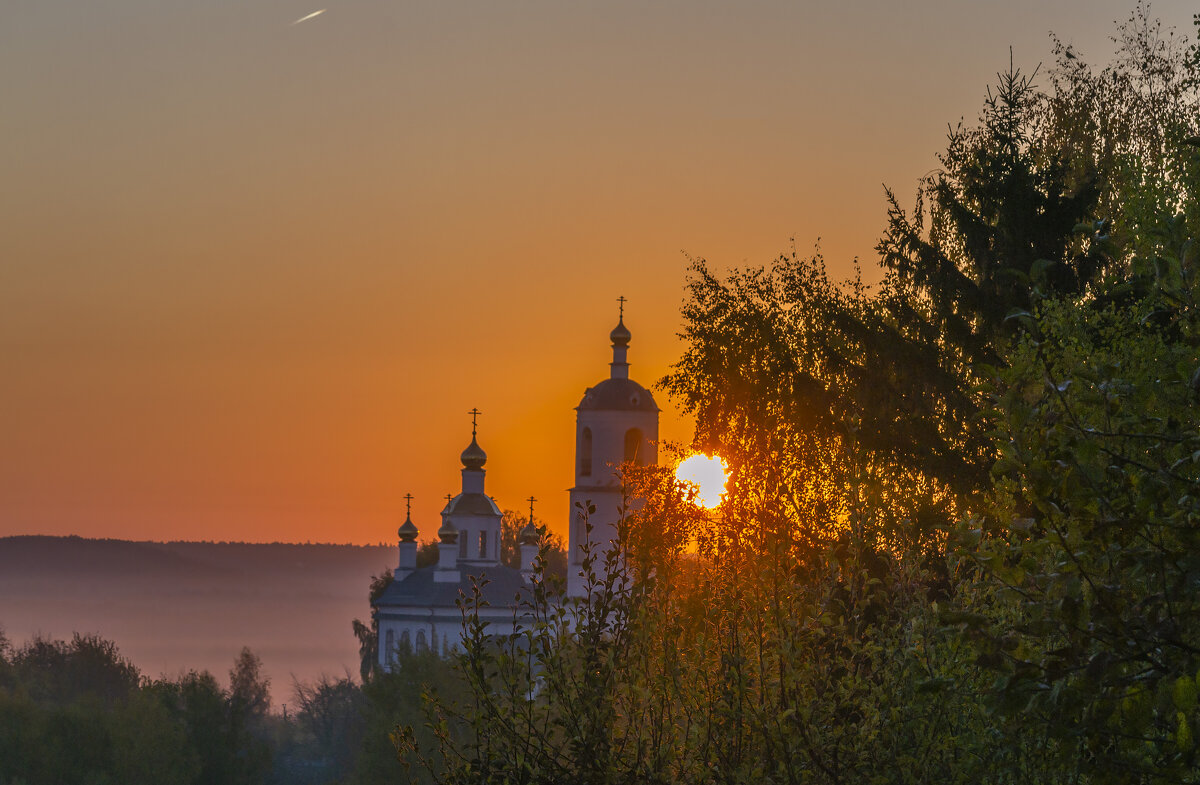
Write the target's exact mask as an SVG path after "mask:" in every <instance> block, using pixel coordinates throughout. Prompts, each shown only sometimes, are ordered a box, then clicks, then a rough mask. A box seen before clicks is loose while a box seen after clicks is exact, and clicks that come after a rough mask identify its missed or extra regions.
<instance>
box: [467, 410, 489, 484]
mask: <svg viewBox="0 0 1200 785" xmlns="http://www.w3.org/2000/svg"><path fill="white" fill-rule="evenodd" d="M467 414H469V415H471V443H470V444H468V445H467V449H465V450H463V453H462V465H463V468H464V469H469V470H471V471H479V470H481V469H483V465H484V464H485V463H487V453H486V452H484V451H483V448H482V447H480V446H479V442H478V441H476V440H475V437H476V435H477V434H478V432H479V422H478V417H479V415H481V414H483V412H481V411H479V409H478V408H475V409H472V410H471V411H469V412H467Z"/></svg>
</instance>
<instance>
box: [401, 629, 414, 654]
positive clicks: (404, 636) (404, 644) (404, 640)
mask: <svg viewBox="0 0 1200 785" xmlns="http://www.w3.org/2000/svg"><path fill="white" fill-rule="evenodd" d="M400 648H401V649H404V651H406V652H407V651H412V641H411V640H410V639H409V637H408V630H404V631H403V632H401V633H400Z"/></svg>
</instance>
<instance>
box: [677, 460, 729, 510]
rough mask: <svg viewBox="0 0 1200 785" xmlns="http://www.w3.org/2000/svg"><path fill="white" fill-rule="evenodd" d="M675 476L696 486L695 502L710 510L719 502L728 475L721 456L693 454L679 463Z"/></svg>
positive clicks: (723, 492)
mask: <svg viewBox="0 0 1200 785" xmlns="http://www.w3.org/2000/svg"><path fill="white" fill-rule="evenodd" d="M675 478H676V479H678V480H679V481H680V482H686V483H690V484H691V485H694V486H696V503H697V504H699V505H700V506H701V507H705V508H707V509H710V510H711V509H712V508H713V507H716V506H717V505H718V504H720V503H721V498H722V497H723V496H724V495H725V483H726V482H727V481H728V480H729V475H727V474H726V473H725V461H724V460H723V459H722V458H721V456H719V455H714V456H713V457H711V458H709V457H708V456H707V455H693V456H691V457H690V458H688V459H687V460H685V461H683V462H682V463H680V464H679V468H677V469H676V470H675Z"/></svg>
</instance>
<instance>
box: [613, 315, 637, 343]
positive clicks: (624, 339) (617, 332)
mask: <svg viewBox="0 0 1200 785" xmlns="http://www.w3.org/2000/svg"><path fill="white" fill-rule="evenodd" d="M608 337H609V338H610V339H611V340H612V342H613V346H628V345H629V339H630V338H632V337H633V336H632V335H630V333H629V328H628V327H626V326H625V319H623V318H622V319H619V320H617V326H616V327H614V328H613V331H612V332H611V333H609V334H608Z"/></svg>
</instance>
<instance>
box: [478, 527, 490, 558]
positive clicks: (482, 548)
mask: <svg viewBox="0 0 1200 785" xmlns="http://www.w3.org/2000/svg"><path fill="white" fill-rule="evenodd" d="M487 544H488V536H487V532H485V531H482V532H479V558H481V559H486V558H487Z"/></svg>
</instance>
